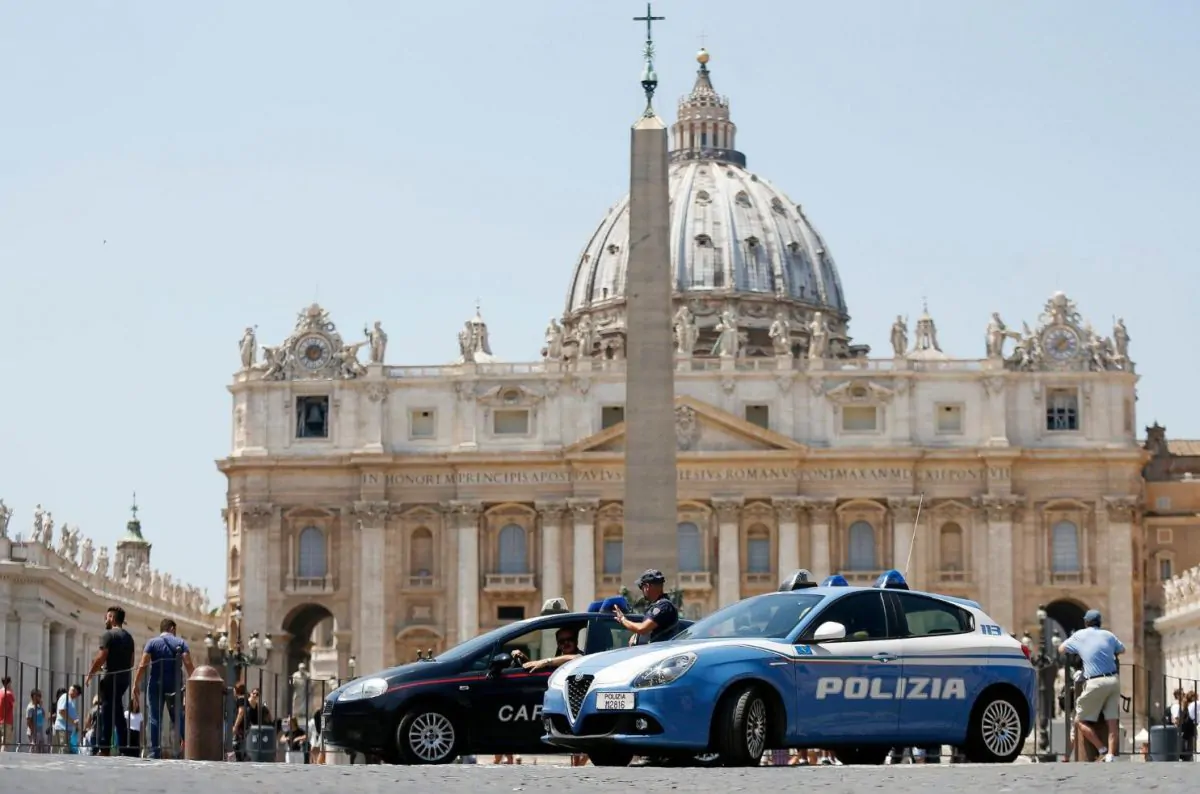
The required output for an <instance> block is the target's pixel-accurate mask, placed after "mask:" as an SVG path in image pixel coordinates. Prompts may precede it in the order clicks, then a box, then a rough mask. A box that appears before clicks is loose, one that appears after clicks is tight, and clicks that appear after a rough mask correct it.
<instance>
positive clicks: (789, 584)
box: [779, 568, 817, 593]
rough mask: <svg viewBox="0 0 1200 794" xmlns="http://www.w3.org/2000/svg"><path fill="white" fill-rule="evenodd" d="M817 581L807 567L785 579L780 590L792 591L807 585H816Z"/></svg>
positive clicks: (783, 591)
mask: <svg viewBox="0 0 1200 794" xmlns="http://www.w3.org/2000/svg"><path fill="white" fill-rule="evenodd" d="M816 586H817V583H816V582H814V581H813V580H812V574H811V573H809V572H808V570H807V569H805V568H801V569H800V570H798V571H796V572H795V573H794V574H792V575H791V576H789V577H788V578H786V579H784V580H783V582H782V583H781V584H780V585H779V592H781V593H790V592H791V591H793V590H803V589H804V588H806V587H816Z"/></svg>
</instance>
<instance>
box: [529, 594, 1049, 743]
mask: <svg viewBox="0 0 1200 794" xmlns="http://www.w3.org/2000/svg"><path fill="white" fill-rule="evenodd" d="M1034 692H1035V671H1034V668H1033V665H1032V664H1031V663H1030V660H1029V651H1028V649H1027V648H1026V647H1025V646H1024V645H1022V644H1021V643H1020V642H1019V641H1018V640H1016V639H1014V638H1013V637H1011V636H1010V635H1008V634H1006V633H1005V632H1004V630H1003V629H1002V628H1001V627H1000V625H999V624H997V623H996V621H994V620H992V619H991V618H990V617H988V615H987V614H986V613H985V612H984V611H983V609H982V608H981V607H980V605H979V604H977V603H975V602H973V601H968V600H965V599H960V598H953V597H950V596H944V595H935V594H932V593H922V592H915V591H912V590H910V589H909V588H908V585H907V584H906V583H905V582H904V579H903V577H902V576H901V575H900V574H899V573H898V572H896V571H889V572H887V573H886V574H884V575H882V576H881V577H880V578H879V580H878V581H877V582H876V583H875V586H873V587H850V586H848V585H847V584H846V581H845V579H843V578H842V577H840V576H834V577H830V578H829V579H827V580H826V581H825V582H824V583H822V584H821V585H820V586H816V583H815V582H811V581H809V580H808V577H807V572H798V574H797V575H796V576H794V577H792V579H790V580H789V581H787V582H785V583H784V584H783V586H782V587H781V588H780V592H775V593H768V594H765V595H760V596H754V597H752V598H748V599H745V600H743V601H739V602H738V603H736V604H732V605H730V606H728V607H725V608H724V609H721V610H720V611H718V612H715V613H714V614H712V615H710V616H709V617H707V618H704V619H702V620H700V621H697V622H696V623H695V624H693V625H692V626H691V627H689V628H688V629H687V630H686V631H684V632H682V633H680V634H679V635H678V636H677V637H676V638H675V639H673V640H671V641H669V642H665V643H658V644H653V645H647V646H642V647H636V648H624V649H619V650H612V651H609V652H607V653H603V654H599V655H597V656H585V657H582V658H580V659H576V660H574V661H572V662H569V663H568V664H566V665H564V666H563V667H561V668H559V669H558V670H557V671H556V672H555V673H554V675H553V676H551V678H550V681H549V686H548V690H547V692H546V696H545V700H544V703H543V708H542V716H543V724H544V727H545V731H546V733H545V736H544V737H543V739H544V740H545V741H546V742H548V743H549V744H552V745H556V746H559V747H564V748H569V749H572V750H576V751H579V752H586V753H587V754H588V755H589V756H590V757H591V759H592V762H593V763H595V764H597V765H625V764H628V763H629V762H630V760H632V758H633V757H634V756H635V755H636V756H649V757H660V758H662V757H666V758H676V759H679V760H682V761H685V762H686V759H688V758H695V757H697V756H699V755H702V754H705V753H709V754H716V755H717V756H718V757H719V759H720V763H721V764H722V765H725V766H746V765H754V764H757V763H759V760H760V758H761V756H762V754H763V752H764V751H766V750H769V749H777V748H790V747H802V748H813V749H818V748H819V749H827V750H832V751H834V752H835V753H836V755H837V758H838V759H839V760H840V761H841V762H842V763H849V764H880V763H883V761H884V759H885V757H886V756H887V754H888V751H889V749H890V748H892V747H906V746H929V745H950V746H953V747H957V748H959V750H960V751H961V752H962V753H963V754H964V755H965V756H966V759H967V760H969V761H973V762H983V763H988V762H992V763H995V762H1010V761H1012V760H1014V759H1015V758H1016V757H1017V756H1018V755H1019V754H1020V752H1021V748H1022V747H1023V746H1024V743H1025V738H1026V736H1027V735H1028V733H1029V730H1030V726H1031V725H1032V720H1033V708H1034V706H1033V704H1034Z"/></svg>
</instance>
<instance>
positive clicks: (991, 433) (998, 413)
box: [983, 375, 1008, 447]
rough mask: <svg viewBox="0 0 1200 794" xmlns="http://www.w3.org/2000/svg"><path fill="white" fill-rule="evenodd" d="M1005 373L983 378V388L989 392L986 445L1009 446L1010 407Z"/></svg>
mask: <svg viewBox="0 0 1200 794" xmlns="http://www.w3.org/2000/svg"><path fill="white" fill-rule="evenodd" d="M1004 385H1005V380H1004V376H1003V375H987V376H985V377H984V379H983V390H984V392H985V393H986V394H987V406H988V407H987V434H988V439H987V442H986V446H989V447H1007V446H1008V421H1007V419H1008V407H1007V405H1006V404H1005V398H1004Z"/></svg>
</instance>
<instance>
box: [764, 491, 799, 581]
mask: <svg viewBox="0 0 1200 794" xmlns="http://www.w3.org/2000/svg"><path fill="white" fill-rule="evenodd" d="M771 502H772V504H774V506H775V516H776V519H777V521H778V526H779V529H778V544H779V545H778V550H777V551H776V554H775V578H776V579H779V580H780V581H782V580H783V578H784V577H786V576H791V575H792V573H793V572H794V571H796V570H797V569H798V568H800V521H799V516H798V515H797V514H798V513H799V510H800V503H801V502H800V500H799V499H797V498H796V497H794V496H785V497H779V498H776V499H772V500H771Z"/></svg>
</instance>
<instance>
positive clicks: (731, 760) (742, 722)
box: [714, 686, 771, 766]
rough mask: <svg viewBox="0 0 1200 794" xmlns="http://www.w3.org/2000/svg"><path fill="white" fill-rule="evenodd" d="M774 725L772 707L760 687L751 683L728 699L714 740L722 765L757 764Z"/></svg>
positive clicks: (724, 702) (719, 718)
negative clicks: (771, 713) (772, 723)
mask: <svg viewBox="0 0 1200 794" xmlns="http://www.w3.org/2000/svg"><path fill="white" fill-rule="evenodd" d="M770 728H771V726H770V710H769V709H768V708H767V701H766V698H764V697H763V696H762V694H761V693H760V692H759V690H758V689H757V688H755V687H753V686H748V687H745V688H743V689H740V690H738V691H737V692H735V693H734V694H733V695H731V696H730V697H728V698H726V699H725V700H724V701H723V704H722V707H721V709H720V710H719V712H718V713H717V729H716V731H715V734H716V736H715V742H714V745H715V747H714V749H715V750H716V753H717V755H719V756H720V759H721V762H722V765H723V766H757V765H758V764H759V762H761V761H762V754H763V753H764V752H766V749H767V737H768V736H770V735H771V731H770Z"/></svg>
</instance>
